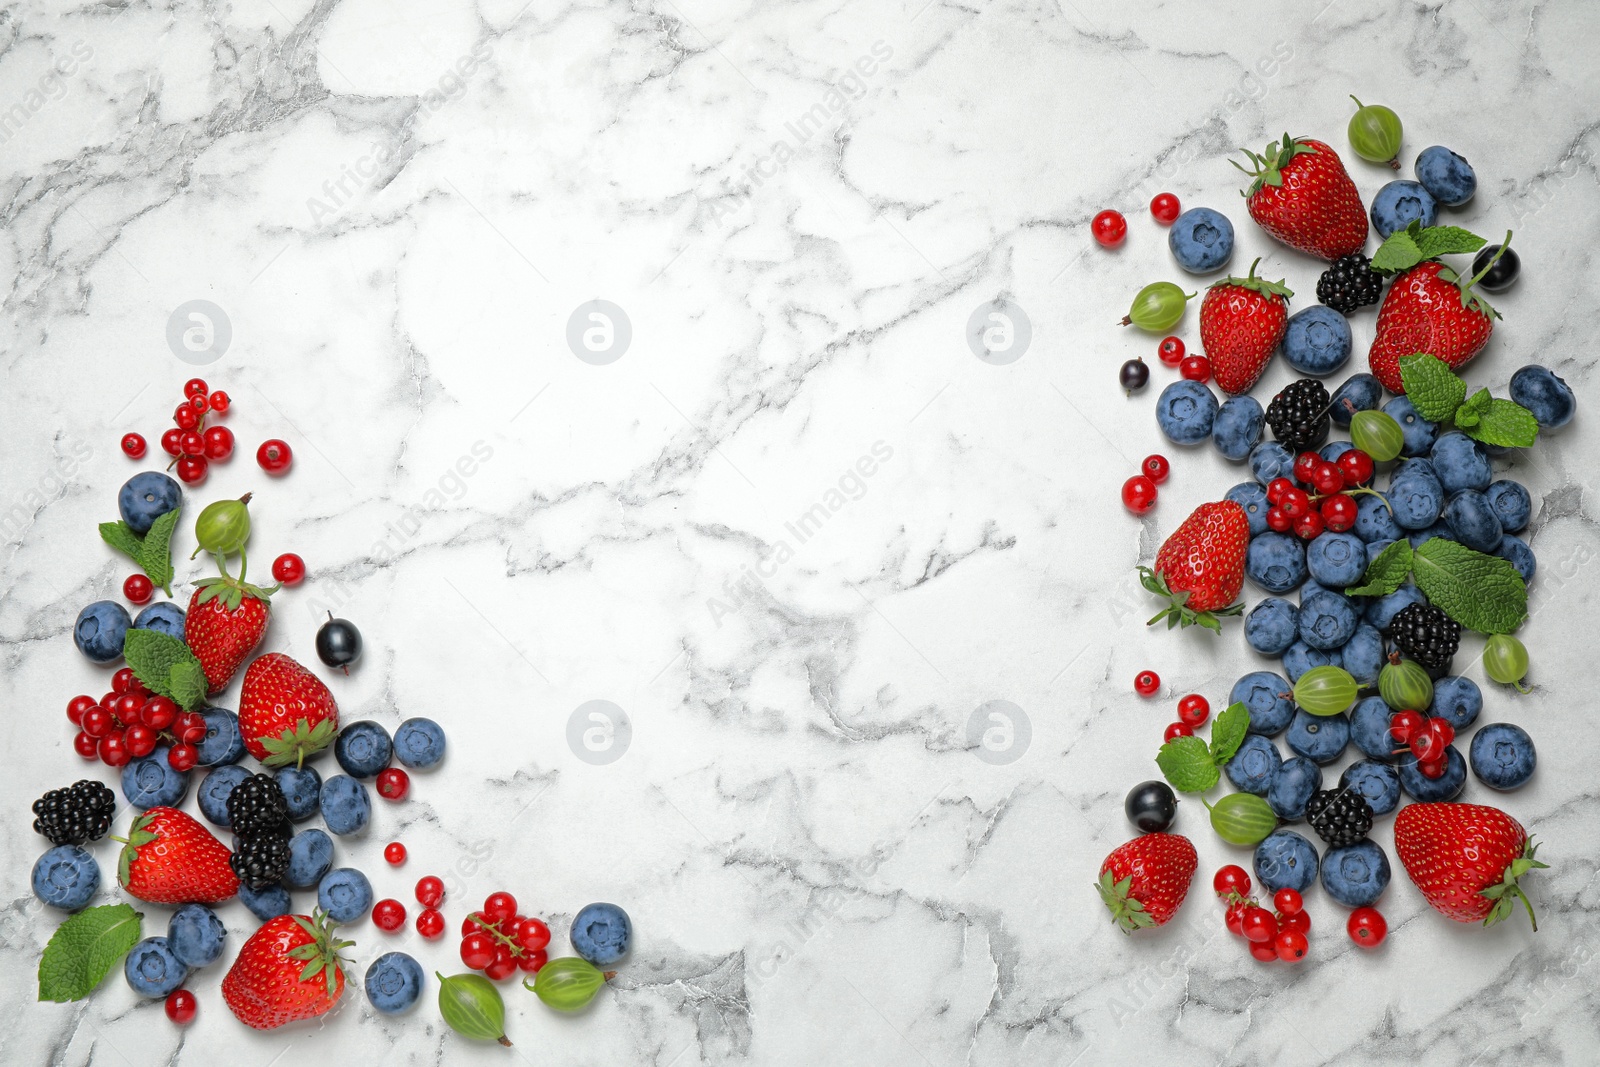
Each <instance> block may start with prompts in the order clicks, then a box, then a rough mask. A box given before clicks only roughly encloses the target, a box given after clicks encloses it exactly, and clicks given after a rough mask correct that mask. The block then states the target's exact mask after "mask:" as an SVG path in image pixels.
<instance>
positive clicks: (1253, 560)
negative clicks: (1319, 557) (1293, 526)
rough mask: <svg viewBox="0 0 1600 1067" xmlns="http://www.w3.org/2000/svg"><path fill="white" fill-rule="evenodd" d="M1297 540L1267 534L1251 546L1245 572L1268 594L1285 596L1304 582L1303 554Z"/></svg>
mask: <svg viewBox="0 0 1600 1067" xmlns="http://www.w3.org/2000/svg"><path fill="white" fill-rule="evenodd" d="M1303 546H1304V542H1302V541H1301V540H1300V539H1299V538H1298V537H1295V536H1293V535H1291V534H1285V533H1278V532H1276V531H1269V532H1267V533H1264V534H1262V535H1261V536H1259V537H1257V538H1255V539H1253V540H1252V541H1251V542H1250V547H1249V548H1248V549H1247V550H1246V551H1245V560H1244V572H1245V574H1247V575H1249V577H1250V580H1251V581H1252V582H1255V583H1256V584H1257V585H1259V586H1260V587H1261V588H1263V589H1265V590H1266V591H1267V592H1269V593H1287V592H1289V591H1290V590H1292V589H1298V588H1300V585H1301V583H1303V582H1304V581H1305V580H1306V550H1305V548H1304V547H1303Z"/></svg>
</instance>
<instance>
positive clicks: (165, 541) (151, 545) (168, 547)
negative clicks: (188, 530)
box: [133, 507, 183, 596]
mask: <svg viewBox="0 0 1600 1067" xmlns="http://www.w3.org/2000/svg"><path fill="white" fill-rule="evenodd" d="M182 510H183V509H182V507H176V508H173V509H172V510H171V511H169V512H166V513H165V514H163V515H161V516H160V517H158V518H157V519H156V521H155V522H153V523H151V524H150V532H149V533H147V534H145V535H144V542H143V543H142V544H141V545H140V546H139V554H138V555H136V556H134V557H133V558H134V560H135V562H137V563H138V564H139V566H140V567H142V568H144V573H145V574H146V575H148V576H149V578H150V580H151V581H152V582H154V583H155V584H156V585H158V586H160V587H161V590H162V592H164V593H166V594H167V595H168V596H171V595H172V531H173V530H174V529H176V528H177V526H178V513H179V512H180V511H182Z"/></svg>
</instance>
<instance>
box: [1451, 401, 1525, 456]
mask: <svg viewBox="0 0 1600 1067" xmlns="http://www.w3.org/2000/svg"><path fill="white" fill-rule="evenodd" d="M1462 432H1463V433H1465V434H1466V435H1467V436H1468V437H1472V438H1475V439H1477V440H1479V441H1482V442H1483V443H1484V444H1486V445H1495V446H1498V447H1502V448H1528V447H1530V446H1531V445H1532V444H1533V442H1534V441H1535V440H1536V439H1537V438H1538V436H1539V420H1538V419H1536V418H1534V417H1533V412H1531V411H1529V410H1528V409H1527V408H1525V407H1523V406H1522V405H1521V404H1518V403H1516V402H1515V401H1512V400H1501V399H1500V398H1498V397H1496V398H1494V399H1492V400H1490V401H1489V407H1488V408H1487V409H1486V410H1484V411H1483V413H1482V414H1480V415H1479V416H1478V424H1477V425H1476V426H1470V427H1467V426H1463V427H1462Z"/></svg>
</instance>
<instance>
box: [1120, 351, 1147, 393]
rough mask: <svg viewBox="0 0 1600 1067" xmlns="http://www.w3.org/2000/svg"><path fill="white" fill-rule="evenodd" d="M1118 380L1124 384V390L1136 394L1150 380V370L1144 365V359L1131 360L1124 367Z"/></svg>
mask: <svg viewBox="0 0 1600 1067" xmlns="http://www.w3.org/2000/svg"><path fill="white" fill-rule="evenodd" d="M1117 380H1118V381H1120V382H1121V383H1122V388H1124V389H1126V390H1127V391H1128V392H1130V393H1136V392H1138V391H1139V390H1140V389H1143V388H1144V385H1145V383H1146V382H1148V381H1149V380H1150V368H1149V367H1147V366H1145V365H1144V360H1142V359H1130V360H1128V362H1126V363H1124V364H1123V365H1122V371H1121V372H1120V373H1119V374H1118V375H1117Z"/></svg>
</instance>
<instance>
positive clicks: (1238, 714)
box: [1211, 702, 1250, 767]
mask: <svg viewBox="0 0 1600 1067" xmlns="http://www.w3.org/2000/svg"><path fill="white" fill-rule="evenodd" d="M1249 730H1250V709H1249V708H1247V707H1245V706H1244V704H1243V703H1242V702H1240V703H1236V704H1230V705H1228V707H1227V709H1226V710H1224V711H1223V713H1222V714H1221V715H1218V716H1217V721H1216V722H1214V723H1212V724H1211V762H1213V763H1215V764H1216V765H1217V766H1219V767H1220V766H1222V765H1223V764H1224V763H1227V762H1228V761H1229V760H1231V759H1233V754H1234V753H1235V752H1237V751H1239V746H1240V745H1242V744H1244V735H1245V734H1246V733H1248V732H1249Z"/></svg>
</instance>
